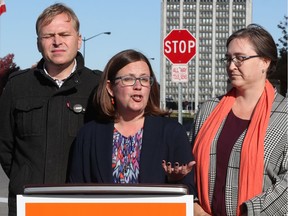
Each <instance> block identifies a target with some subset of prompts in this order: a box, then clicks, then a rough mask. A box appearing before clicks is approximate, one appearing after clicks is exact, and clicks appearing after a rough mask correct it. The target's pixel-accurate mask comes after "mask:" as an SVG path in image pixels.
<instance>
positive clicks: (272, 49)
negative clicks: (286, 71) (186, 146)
mask: <svg viewBox="0 0 288 216" xmlns="http://www.w3.org/2000/svg"><path fill="white" fill-rule="evenodd" d="M226 47H227V52H226V55H225V58H224V59H223V61H224V62H225V64H226V68H227V74H228V76H229V80H230V81H231V85H232V89H231V90H230V91H229V92H228V93H227V94H226V95H224V96H222V97H220V98H215V99H211V100H209V101H207V102H205V103H204V104H203V105H202V106H201V109H200V111H199V112H198V113H197V116H196V119H195V122H194V126H193V130H192V144H193V154H194V156H195V161H196V165H195V166H194V167H195V173H196V184H197V190H198V197H197V202H195V205H194V215H221V216H222V215H260V214H261V215H262V214H263V215H285V214H287V212H288V211H287V203H288V189H287V187H288V174H287V170H288V143H287V133H288V131H287V124H288V114H287V110H288V105H287V97H286V98H284V97H283V96H281V95H280V94H278V93H277V91H276V90H275V89H274V88H273V86H272V85H271V83H270V82H269V81H268V80H267V77H268V76H269V75H270V74H271V73H272V72H274V71H275V68H276V63H277V48H276V45H275V42H274V41H273V38H272V36H271V35H270V34H269V33H268V32H267V31H266V30H264V29H263V28H262V27H261V26H259V25H256V24H252V25H249V26H248V27H247V28H244V29H241V30H239V31H237V32H235V33H233V34H232V35H231V36H230V37H229V38H228V40H227V43H226Z"/></svg>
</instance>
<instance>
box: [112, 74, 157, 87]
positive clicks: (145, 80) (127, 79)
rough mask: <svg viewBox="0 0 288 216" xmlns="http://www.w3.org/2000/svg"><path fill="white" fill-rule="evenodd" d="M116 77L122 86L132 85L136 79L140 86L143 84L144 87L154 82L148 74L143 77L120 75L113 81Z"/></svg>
mask: <svg viewBox="0 0 288 216" xmlns="http://www.w3.org/2000/svg"><path fill="white" fill-rule="evenodd" d="M118 79H120V80H121V82H122V84H123V86H134V85H135V83H136V81H137V80H139V82H140V84H141V86H145V87H148V86H152V85H153V83H154V79H153V77H150V76H143V77H138V78H136V77H134V76H120V77H116V78H115V79H114V81H115V80H118Z"/></svg>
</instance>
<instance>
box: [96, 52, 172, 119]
mask: <svg viewBox="0 0 288 216" xmlns="http://www.w3.org/2000/svg"><path fill="white" fill-rule="evenodd" d="M137 61H144V62H146V63H147V65H148V67H149V71H150V76H151V77H153V79H154V83H153V85H152V86H151V90H150V95H149V99H148V103H147V106H146V108H145V115H161V116H165V115H167V114H168V112H166V111H164V110H161V109H160V108H159V105H160V96H159V86H158V83H157V80H156V77H155V74H154V72H153V70H152V67H151V64H150V62H149V60H148V59H147V57H146V56H145V55H143V54H142V53H140V52H138V51H136V50H133V49H128V50H124V51H121V52H119V53H117V54H116V55H114V56H113V57H112V58H111V59H110V60H109V62H108V63H107V64H106V66H105V69H104V71H103V74H102V77H101V81H100V84H99V86H98V89H97V92H96V95H95V97H94V105H95V107H96V110H97V111H98V112H97V115H98V118H99V119H102V120H115V119H116V118H117V111H116V109H115V106H114V105H113V104H112V103H111V96H110V95H109V94H108V91H107V89H106V84H107V80H110V81H111V82H112V83H113V80H114V79H115V78H116V75H117V73H118V71H119V70H121V69H122V68H123V67H125V66H126V65H128V64H130V63H133V62H137Z"/></svg>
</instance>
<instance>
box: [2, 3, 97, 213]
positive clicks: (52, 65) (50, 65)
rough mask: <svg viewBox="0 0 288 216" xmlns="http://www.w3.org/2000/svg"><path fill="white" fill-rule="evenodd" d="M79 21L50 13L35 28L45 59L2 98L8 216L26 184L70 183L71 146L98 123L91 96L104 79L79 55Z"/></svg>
mask: <svg viewBox="0 0 288 216" xmlns="http://www.w3.org/2000/svg"><path fill="white" fill-rule="evenodd" d="M79 28H80V24H79V20H78V18H77V16H76V15H75V13H74V12H73V10H71V9H70V8H69V7H67V6H65V5H63V4H54V5H51V6H50V7H48V8H46V9H45V10H44V11H43V12H42V14H41V15H40V16H39V17H38V20H37V22H36V33H37V36H38V38H37V46H38V50H39V52H41V54H42V57H43V58H42V59H41V60H40V62H39V63H38V64H37V66H36V67H33V68H31V69H27V70H24V71H19V72H15V73H13V74H12V75H11V76H10V78H9V81H8V83H7V85H6V88H5V90H4V92H3V94H2V95H1V98H0V122H1V128H0V162H1V165H2V167H3V170H4V171H5V173H6V174H7V176H8V178H9V180H10V182H9V199H8V203H9V204H8V205H9V216H12V215H16V195H17V194H21V193H23V186H24V185H26V184H58V183H65V180H66V170H67V162H68V157H69V150H70V145H71V144H72V142H73V139H74V138H75V136H76V133H77V131H78V129H79V127H81V126H82V125H83V123H84V122H86V121H88V120H90V119H92V118H93V111H92V110H91V107H92V103H90V98H91V97H90V96H92V94H93V90H94V88H95V87H96V85H97V84H98V82H99V79H100V74H99V73H98V72H95V71H92V70H90V69H88V68H86V67H84V59H83V57H82V55H81V54H80V53H79V52H78V50H79V49H80V47H81V43H82V38H81V35H80V33H79Z"/></svg>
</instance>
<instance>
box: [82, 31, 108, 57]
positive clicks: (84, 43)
mask: <svg viewBox="0 0 288 216" xmlns="http://www.w3.org/2000/svg"><path fill="white" fill-rule="evenodd" d="M102 34H107V35H110V34H111V32H101V33H99V34H96V35H93V36H91V37H89V38H87V39H86V38H85V37H84V38H83V39H82V41H83V58H84V61H85V49H86V48H85V46H86V41H88V40H91V39H92V38H95V37H97V36H99V35H102Z"/></svg>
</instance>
